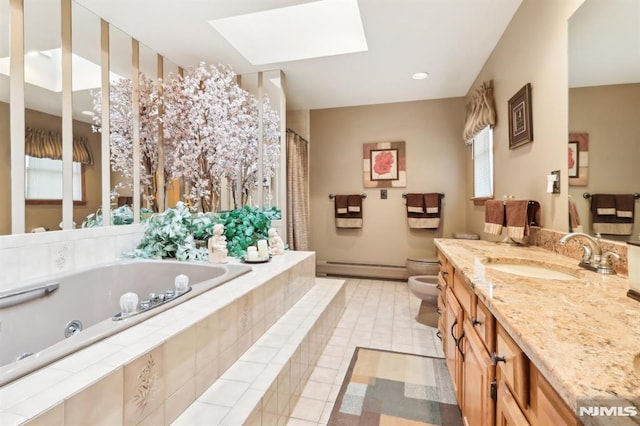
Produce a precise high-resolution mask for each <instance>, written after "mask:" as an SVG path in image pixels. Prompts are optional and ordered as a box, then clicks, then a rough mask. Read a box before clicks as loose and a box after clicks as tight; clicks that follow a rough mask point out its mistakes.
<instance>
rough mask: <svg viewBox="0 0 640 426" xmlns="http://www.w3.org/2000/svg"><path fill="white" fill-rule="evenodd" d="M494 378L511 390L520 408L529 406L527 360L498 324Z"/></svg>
mask: <svg viewBox="0 0 640 426" xmlns="http://www.w3.org/2000/svg"><path fill="white" fill-rule="evenodd" d="M494 358H495V360H496V376H497V378H498V380H504V382H505V383H506V384H507V385H508V386H509V388H511V391H512V392H513V397H514V398H515V399H516V401H518V404H519V405H520V408H522V409H523V410H526V409H527V407H528V405H529V360H528V359H527V356H526V355H525V354H524V352H522V350H521V349H520V347H519V346H518V344H517V343H516V342H515V341H514V340H513V339H512V338H511V336H509V334H508V333H507V332H506V331H505V329H504V328H502V326H501V325H500V324H497V333H496V351H495V357H494Z"/></svg>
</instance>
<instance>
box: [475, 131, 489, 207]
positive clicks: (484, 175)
mask: <svg viewBox="0 0 640 426" xmlns="http://www.w3.org/2000/svg"><path fill="white" fill-rule="evenodd" d="M491 197H493V130H492V129H491V126H487V127H485V128H484V129H482V130H481V131H480V133H478V134H477V135H476V136H475V137H474V138H473V198H491Z"/></svg>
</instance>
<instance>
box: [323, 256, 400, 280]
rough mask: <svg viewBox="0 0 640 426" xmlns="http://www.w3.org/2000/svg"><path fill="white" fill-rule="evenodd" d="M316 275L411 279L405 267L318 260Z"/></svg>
mask: <svg viewBox="0 0 640 426" xmlns="http://www.w3.org/2000/svg"><path fill="white" fill-rule="evenodd" d="M316 275H318V276H321V277H325V276H340V277H357V278H378V279H385V280H406V279H407V278H409V273H408V271H407V268H406V267H404V266H395V265H376V264H368V263H350V262H332V261H327V260H318V261H317V262H316Z"/></svg>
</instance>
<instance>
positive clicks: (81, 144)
mask: <svg viewBox="0 0 640 426" xmlns="http://www.w3.org/2000/svg"><path fill="white" fill-rule="evenodd" d="M24 153H25V155H28V156H30V157H36V158H50V159H52V160H62V134H60V132H56V131H53V130H43V129H34V128H31V127H27V128H26V129H25V141H24ZM73 161H75V162H77V163H83V164H93V157H92V156H91V150H90V149H89V140H88V139H87V138H86V137H80V136H74V137H73Z"/></svg>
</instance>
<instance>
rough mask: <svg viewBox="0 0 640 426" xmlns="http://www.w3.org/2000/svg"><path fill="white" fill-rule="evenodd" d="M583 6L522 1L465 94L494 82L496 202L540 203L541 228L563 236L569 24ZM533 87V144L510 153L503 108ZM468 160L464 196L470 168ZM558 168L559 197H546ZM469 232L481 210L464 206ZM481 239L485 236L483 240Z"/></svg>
mask: <svg viewBox="0 0 640 426" xmlns="http://www.w3.org/2000/svg"><path fill="white" fill-rule="evenodd" d="M582 1H583V0H565V1H556V0H524V1H523V2H522V4H521V6H520V8H519V9H518V10H517V11H516V13H515V15H514V16H513V19H512V20H511V22H510V24H509V26H508V27H507V29H506V30H505V32H504V34H503V35H502V37H501V39H500V41H499V42H498V44H497V45H496V47H495V48H494V50H493V52H492V53H491V55H490V57H489V59H488V60H487V62H486V63H485V65H484V67H483V68H482V70H481V71H480V73H479V74H478V77H477V79H476V81H475V83H474V84H473V85H472V88H471V89H470V91H469V93H468V96H470V95H471V94H472V93H473V91H474V90H475V88H477V87H478V86H479V84H480V83H481V82H482V81H485V80H493V82H494V93H495V98H496V109H497V114H498V123H497V125H496V128H495V131H494V158H495V174H494V177H495V190H494V194H495V197H496V198H502V197H503V196H504V195H513V196H515V197H516V198H518V199H535V200H538V201H539V202H540V204H541V205H542V224H543V226H544V227H546V228H551V229H556V230H560V231H567V227H568V225H567V224H568V219H567V216H568V210H567V188H568V180H567V176H566V174H567V146H566V141H567V133H568V125H567V102H568V100H567V98H568V95H567V62H568V61H567V28H568V24H567V21H568V19H569V17H570V16H571V14H572V13H573V12H574V11H575V9H576V8H577V7H578V6H579V5H580V4H581V3H582ZM526 83H531V86H532V111H533V131H534V141H533V143H529V144H526V145H524V146H521V147H519V148H516V149H513V150H510V149H509V137H508V129H509V121H508V118H507V102H508V100H509V98H511V97H512V96H513V95H514V94H515V93H516V92H517V91H518V90H519V89H520V88H522V87H523V86H524V85H525V84H526ZM466 157H467V196H468V197H471V196H472V195H473V185H472V178H473V164H472V161H471V153H470V150H468V151H467V153H466ZM552 170H561V171H562V176H561V191H562V193H561V194H560V195H552V194H547V193H546V175H547V174H549V172H551V171H552ZM467 221H468V227H469V229H470V230H472V231H475V232H478V233H481V234H482V229H483V222H484V207H475V206H473V204H472V203H470V202H469V203H467ZM482 235H483V238H486V236H487V235H486V234H482Z"/></svg>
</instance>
